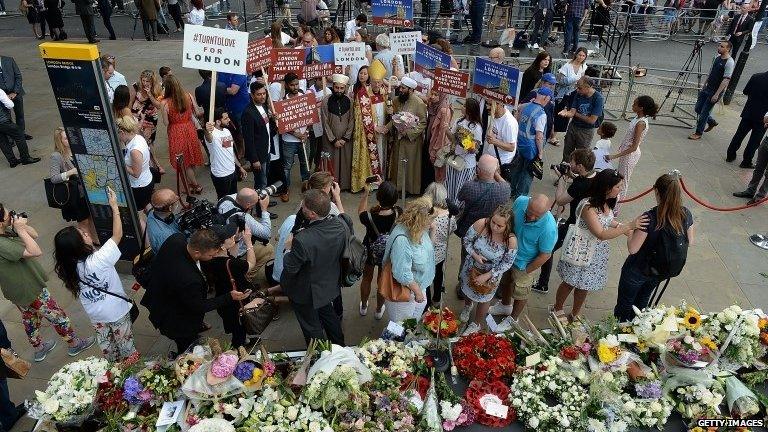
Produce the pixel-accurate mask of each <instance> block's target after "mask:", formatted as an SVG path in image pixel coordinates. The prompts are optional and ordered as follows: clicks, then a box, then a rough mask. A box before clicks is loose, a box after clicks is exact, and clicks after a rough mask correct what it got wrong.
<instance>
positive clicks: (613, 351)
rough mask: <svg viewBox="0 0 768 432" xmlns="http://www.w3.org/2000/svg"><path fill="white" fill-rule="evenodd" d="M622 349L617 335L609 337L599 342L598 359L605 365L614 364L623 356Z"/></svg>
mask: <svg viewBox="0 0 768 432" xmlns="http://www.w3.org/2000/svg"><path fill="white" fill-rule="evenodd" d="M621 353H622V349H621V347H620V346H619V339H618V338H617V337H616V335H608V336H606V337H604V338H602V339H600V340H599V341H598V342H597V359H598V360H600V363H603V364H613V363H615V362H616V361H617V360H619V357H620V356H621Z"/></svg>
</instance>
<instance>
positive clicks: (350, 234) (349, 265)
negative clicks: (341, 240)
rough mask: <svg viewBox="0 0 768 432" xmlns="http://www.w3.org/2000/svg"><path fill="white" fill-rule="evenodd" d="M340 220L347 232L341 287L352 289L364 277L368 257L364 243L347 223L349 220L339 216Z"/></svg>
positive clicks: (342, 261) (342, 259)
mask: <svg viewBox="0 0 768 432" xmlns="http://www.w3.org/2000/svg"><path fill="white" fill-rule="evenodd" d="M339 220H340V221H341V223H342V225H344V229H345V230H346V231H347V233H346V243H345V246H344V253H343V254H342V256H341V286H343V287H351V286H352V285H354V284H355V283H356V282H357V281H358V280H359V279H360V277H361V276H363V271H364V270H365V259H366V257H367V255H366V251H365V246H363V242H361V241H360V239H358V238H357V236H355V231H354V230H353V229H352V226H351V224H350V223H347V218H346V217H345V216H343V215H339ZM350 222H351V221H350Z"/></svg>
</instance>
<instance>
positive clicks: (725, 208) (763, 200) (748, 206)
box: [679, 177, 768, 212]
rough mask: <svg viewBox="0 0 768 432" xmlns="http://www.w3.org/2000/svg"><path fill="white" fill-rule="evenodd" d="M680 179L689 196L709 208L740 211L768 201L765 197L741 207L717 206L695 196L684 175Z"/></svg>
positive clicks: (684, 190)
mask: <svg viewBox="0 0 768 432" xmlns="http://www.w3.org/2000/svg"><path fill="white" fill-rule="evenodd" d="M679 180H680V187H681V188H682V189H683V192H685V193H686V195H688V196H689V197H691V199H692V200H694V201H696V202H697V203H699V204H701V205H702V206H704V207H706V208H708V209H710V210H715V211H722V212H731V211H738V210H744V209H748V208H750V207H756V206H759V205H762V204H763V203H765V202H766V201H768V197H765V198H763V199H761V200H760V201H757V202H755V203H752V204H747V205H743V206H739V207H715V206H713V205H712V204H710V203H708V202H705V201H703V200H702V199H700V198H698V197H697V196H695V195H694V194H692V193H691V191H689V190H688V187H687V186H686V185H685V181H683V178H682V177H680V178H679Z"/></svg>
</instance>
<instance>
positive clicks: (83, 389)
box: [28, 357, 109, 426]
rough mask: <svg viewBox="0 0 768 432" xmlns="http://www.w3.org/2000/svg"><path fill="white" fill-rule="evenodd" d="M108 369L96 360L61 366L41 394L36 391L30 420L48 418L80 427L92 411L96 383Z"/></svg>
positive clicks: (106, 365) (79, 361)
mask: <svg viewBox="0 0 768 432" xmlns="http://www.w3.org/2000/svg"><path fill="white" fill-rule="evenodd" d="M108 369H109V362H108V361H107V360H106V359H103V358H96V357H88V358H86V359H83V360H78V361H76V362H72V363H69V364H67V365H65V366H63V367H62V368H61V369H59V371H58V372H56V373H55V374H53V376H52V377H51V379H50V380H49V381H48V387H47V388H46V390H45V391H44V392H42V391H39V390H36V391H35V401H34V402H33V403H32V404H31V405H30V407H29V413H28V414H29V416H30V417H32V418H37V419H42V418H51V419H52V420H53V421H55V422H56V423H58V424H60V425H63V426H80V425H81V424H82V423H83V422H84V421H85V420H87V419H88V417H90V416H92V415H93V413H94V411H95V405H96V404H95V403H94V401H95V400H96V391H97V389H98V380H99V379H101V378H102V377H103V376H104V375H105V374H106V372H107V370H108Z"/></svg>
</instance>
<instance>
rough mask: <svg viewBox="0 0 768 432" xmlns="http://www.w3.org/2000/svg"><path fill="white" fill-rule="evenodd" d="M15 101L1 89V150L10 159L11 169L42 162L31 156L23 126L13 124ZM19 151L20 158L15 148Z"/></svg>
mask: <svg viewBox="0 0 768 432" xmlns="http://www.w3.org/2000/svg"><path fill="white" fill-rule="evenodd" d="M14 106H15V105H14V103H13V101H12V100H11V99H10V98H9V97H8V95H6V93H5V91H3V90H1V89H0V150H2V152H3V155H4V156H5V158H6V159H8V164H9V165H10V166H11V168H14V167H16V166H17V165H18V164H23V165H29V164H33V163H36V162H40V158H38V157H31V156H30V155H29V147H27V140H26V138H24V131H23V130H22V129H21V126H19V125H17V124H14V123H13V122H11V110H12V109H13V108H14ZM14 145H15V146H16V148H17V149H18V150H19V157H18V158H17V157H16V155H15V154H14V153H13V146H14Z"/></svg>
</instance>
